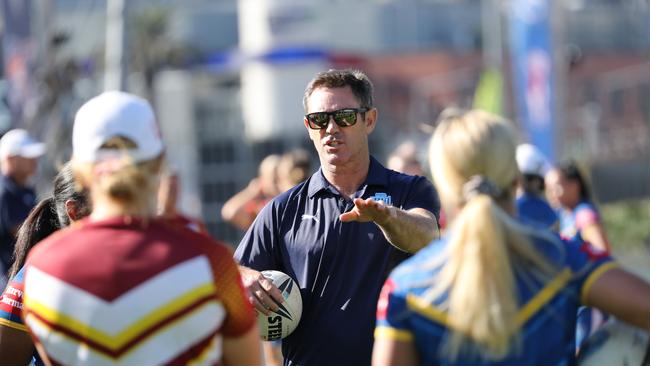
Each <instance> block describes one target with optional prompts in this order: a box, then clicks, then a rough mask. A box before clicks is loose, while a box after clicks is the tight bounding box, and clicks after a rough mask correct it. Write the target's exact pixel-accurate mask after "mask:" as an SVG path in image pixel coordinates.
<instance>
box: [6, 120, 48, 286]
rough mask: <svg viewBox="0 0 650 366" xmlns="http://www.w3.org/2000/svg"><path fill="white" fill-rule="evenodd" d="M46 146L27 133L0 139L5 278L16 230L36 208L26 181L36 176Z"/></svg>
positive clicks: (21, 131) (11, 133) (20, 130)
mask: <svg viewBox="0 0 650 366" xmlns="http://www.w3.org/2000/svg"><path fill="white" fill-rule="evenodd" d="M44 152H45V145H44V144H43V143H40V142H38V141H36V140H34V139H32V138H31V137H30V136H29V134H28V133H27V131H25V130H22V129H14V130H11V131H8V132H7V133H5V134H4V135H3V136H2V139H0V169H1V171H2V177H0V260H1V261H2V266H3V268H2V271H3V274H5V273H6V272H7V271H8V270H9V267H11V264H12V262H13V259H12V256H13V252H14V244H15V241H16V232H17V230H18V227H19V226H20V224H22V222H23V221H24V220H25V218H26V217H27V215H28V214H29V211H30V210H31V209H32V207H34V205H35V204H36V194H35V193H34V190H33V189H32V187H31V186H30V185H29V178H31V177H32V176H33V175H34V173H36V168H37V159H38V157H40V156H41V155H43V153H44Z"/></svg>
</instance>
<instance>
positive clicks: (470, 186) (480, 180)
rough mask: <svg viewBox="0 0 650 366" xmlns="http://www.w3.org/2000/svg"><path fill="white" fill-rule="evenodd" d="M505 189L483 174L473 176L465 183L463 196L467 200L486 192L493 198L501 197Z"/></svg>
mask: <svg viewBox="0 0 650 366" xmlns="http://www.w3.org/2000/svg"><path fill="white" fill-rule="evenodd" d="M502 193H503V190H502V189H501V188H499V187H497V185H496V184H494V182H492V181H491V180H490V179H488V178H486V177H485V176H482V175H474V176H472V177H471V178H470V179H469V180H468V181H467V182H466V183H465V184H463V198H464V199H465V202H467V201H469V200H471V199H472V198H474V197H476V196H477V195H479V194H484V195H487V196H490V197H492V198H499V197H500V196H501V194H502Z"/></svg>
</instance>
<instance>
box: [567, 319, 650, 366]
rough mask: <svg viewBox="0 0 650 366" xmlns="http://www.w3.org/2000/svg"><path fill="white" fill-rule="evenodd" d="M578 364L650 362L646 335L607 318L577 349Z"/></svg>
mask: <svg viewBox="0 0 650 366" xmlns="http://www.w3.org/2000/svg"><path fill="white" fill-rule="evenodd" d="M578 365H580V366H592V365H629V366H642V365H643V366H645V365H650V345H649V343H648V335H647V334H646V333H645V332H644V331H643V330H641V329H639V328H635V327H633V326H631V325H628V324H625V323H623V322H621V321H618V320H616V319H610V320H609V321H608V322H607V323H605V324H604V325H603V326H602V327H600V328H598V329H597V330H596V331H595V332H594V334H592V335H591V336H589V338H587V340H586V341H585V343H584V344H583V346H582V347H581V349H580V354H579V355H578Z"/></svg>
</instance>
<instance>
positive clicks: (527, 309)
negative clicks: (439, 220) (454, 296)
mask: <svg viewBox="0 0 650 366" xmlns="http://www.w3.org/2000/svg"><path fill="white" fill-rule="evenodd" d="M447 242H448V241H447V239H441V240H440V241H434V242H433V243H432V244H430V245H429V246H428V247H426V248H424V249H423V250H421V251H420V252H419V253H417V254H416V255H415V256H413V257H412V258H410V259H409V260H407V261H405V262H403V263H402V264H401V265H400V266H399V267H397V268H396V269H395V271H393V272H392V273H391V275H390V277H389V278H388V280H387V281H386V284H385V285H384V288H383V289H382V293H381V296H380V299H379V303H378V306H377V327H376V329H375V338H376V339H379V338H390V339H394V340H401V341H410V342H414V343H415V346H416V349H417V352H418V355H419V360H420V363H421V364H422V365H434V364H435V365H452V364H453V365H484V364H494V365H535V364H544V365H562V364H567V363H568V364H570V363H571V362H572V361H573V359H574V354H575V343H574V337H575V326H576V325H575V324H576V311H577V309H578V307H579V306H580V304H581V303H583V302H584V297H585V296H586V294H587V293H588V292H589V289H590V287H591V285H592V284H593V283H594V281H595V280H596V279H597V278H599V276H601V275H602V274H603V273H605V272H606V271H608V270H609V269H611V268H613V267H615V264H614V263H613V262H612V260H611V258H609V257H607V256H603V255H595V254H594V253H593V251H590V250H589V249H590V248H589V245H588V244H586V243H579V242H566V241H562V240H561V239H559V238H558V237H555V236H551V235H550V234H548V236H545V237H544V238H543V239H542V238H536V239H535V240H533V243H534V245H535V246H536V247H537V248H538V249H539V250H540V252H542V253H545V254H546V255H547V257H548V258H549V259H550V261H551V262H553V263H555V264H556V265H557V266H558V268H559V269H558V271H557V272H556V273H555V274H554V275H553V276H552V277H551V278H549V279H548V280H545V281H541V280H534V279H533V277H532V276H531V275H530V274H526V273H515V277H516V281H517V291H518V299H519V313H518V314H517V317H516V319H513V321H514V322H517V323H518V324H520V333H519V341H520V343H518V344H519V346H516V347H514V346H513V347H512V351H511V353H510V354H509V355H508V356H506V357H505V358H504V359H502V360H500V361H497V362H494V361H489V360H483V359H480V358H478V357H479V356H476V355H477V353H476V352H467V353H465V352H461V355H460V356H459V358H458V359H457V360H456V361H455V362H450V361H448V360H446V359H445V358H444V356H443V345H444V344H445V341H446V339H447V337H448V336H449V335H450V334H451V331H450V327H449V323H448V318H447V313H446V311H445V310H444V308H443V307H442V306H441V305H442V299H444V298H445V297H446V296H445V295H444V294H443V295H442V296H441V297H440V298H439V299H436V300H433V301H428V300H425V298H424V294H425V293H426V291H427V290H428V289H429V288H430V287H431V286H432V284H434V283H435V280H436V277H437V275H438V273H439V270H440V267H435V260H436V258H437V257H438V256H440V255H443V253H444V251H445V248H446V247H447ZM432 263H433V264H432ZM470 347H471V346H470ZM469 355H473V356H469Z"/></svg>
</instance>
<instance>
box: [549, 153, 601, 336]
mask: <svg viewBox="0 0 650 366" xmlns="http://www.w3.org/2000/svg"><path fill="white" fill-rule="evenodd" d="M547 178H548V179H547V182H548V183H549V184H550V185H549V187H548V189H549V194H550V195H551V196H552V197H553V199H554V200H555V201H556V202H557V203H558V204H559V206H560V235H561V236H563V237H565V238H567V239H572V240H574V241H585V242H588V243H589V244H591V245H589V246H587V247H586V248H587V249H589V250H591V251H592V252H594V255H606V254H608V253H609V251H610V245H609V240H608V239H607V236H606V235H605V230H604V228H603V224H602V221H601V218H600V213H599V212H598V208H597V207H596V204H595V202H594V200H593V197H592V195H591V188H590V185H589V183H588V182H587V179H586V175H585V174H584V173H582V172H581V171H580V168H579V167H578V165H577V163H576V162H574V161H566V162H563V163H561V164H560V165H558V167H557V169H554V170H553V171H552V172H550V173H549V175H548V177H547ZM607 318H608V317H607V314H605V313H603V312H601V311H599V310H597V309H591V308H586V307H582V308H580V309H579V310H578V319H577V328H576V347H577V348H578V349H579V348H580V346H581V345H582V343H583V342H584V340H585V339H587V338H588V337H589V336H590V335H591V334H593V332H594V331H595V330H596V329H598V328H599V327H600V326H601V325H603V324H604V322H605V321H606V320H607Z"/></svg>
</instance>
